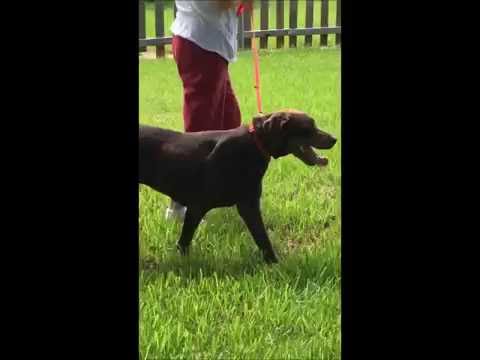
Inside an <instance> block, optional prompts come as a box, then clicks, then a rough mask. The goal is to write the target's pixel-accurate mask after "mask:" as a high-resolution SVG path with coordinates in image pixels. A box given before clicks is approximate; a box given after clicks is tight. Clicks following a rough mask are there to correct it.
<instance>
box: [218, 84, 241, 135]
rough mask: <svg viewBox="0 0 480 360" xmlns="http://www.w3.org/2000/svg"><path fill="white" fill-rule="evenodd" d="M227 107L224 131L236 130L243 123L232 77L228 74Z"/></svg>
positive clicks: (224, 115)
mask: <svg viewBox="0 0 480 360" xmlns="http://www.w3.org/2000/svg"><path fill="white" fill-rule="evenodd" d="M224 103H225V107H224V113H223V129H225V130H227V129H234V128H236V127H239V126H240V125H241V123H242V116H241V113H240V107H239V106H238V101H237V98H236V96H235V92H234V91H233V88H232V84H231V81H230V76H229V75H228V74H227V83H226V92H225V102H224Z"/></svg>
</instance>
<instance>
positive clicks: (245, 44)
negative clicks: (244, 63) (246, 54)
mask: <svg viewBox="0 0 480 360" xmlns="http://www.w3.org/2000/svg"><path fill="white" fill-rule="evenodd" d="M243 15H244V16H243V30H244V31H250V30H252V29H251V27H252V26H251V23H250V17H251V16H252V13H251V11H250V10H248V11H245V12H244V13H243ZM243 47H244V48H246V49H250V48H251V47H252V39H251V38H247V37H245V38H244V41H243Z"/></svg>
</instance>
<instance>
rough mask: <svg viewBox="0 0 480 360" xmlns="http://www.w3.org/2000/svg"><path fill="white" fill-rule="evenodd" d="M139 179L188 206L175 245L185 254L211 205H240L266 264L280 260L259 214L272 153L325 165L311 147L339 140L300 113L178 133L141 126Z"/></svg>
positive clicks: (312, 163)
mask: <svg viewBox="0 0 480 360" xmlns="http://www.w3.org/2000/svg"><path fill="white" fill-rule="evenodd" d="M139 140H140V141H139V147H140V149H139V150H140V151H139V183H141V184H144V185H147V186H149V187H151V188H153V189H154V190H157V191H159V192H161V193H163V194H166V195H168V196H170V198H172V199H173V200H175V201H176V202H178V203H180V204H182V205H183V206H186V207H187V211H186V214H185V220H184V223H183V228H182V233H181V236H180V240H179V241H178V243H177V248H178V249H179V250H180V252H181V253H182V254H187V252H188V247H189V245H190V242H191V241H192V238H193V234H194V232H195V230H196V229H197V227H198V225H199V223H200V221H201V220H202V218H203V216H204V215H205V214H206V213H207V212H208V211H209V210H211V209H213V208H218V207H226V206H233V205H236V206H237V210H238V213H239V214H240V216H241V217H242V219H243V221H244V222H245V224H246V225H247V227H248V230H249V231H250V233H251V235H252V237H253V239H254V240H255V242H256V243H257V245H258V247H259V248H260V250H261V251H262V253H263V257H264V259H265V261H266V262H268V263H272V262H277V261H278V260H277V256H276V255H275V251H274V250H273V247H272V244H271V243H270V240H269V238H268V235H267V232H266V231H265V226H264V224H263V220H262V216H261V212H260V196H261V194H262V178H263V175H264V174H265V171H266V170H267V167H268V163H269V161H270V157H273V158H274V159H277V158H279V157H282V156H286V155H289V154H293V155H294V156H296V157H297V158H299V159H300V160H302V161H303V162H304V163H305V164H307V165H309V166H314V165H320V166H324V165H326V164H327V160H326V159H325V158H321V157H318V156H317V155H316V154H315V152H314V151H313V150H312V147H314V148H317V149H330V148H332V147H333V146H334V145H335V143H336V141H337V140H336V139H335V138H334V137H333V136H331V135H329V134H327V133H325V132H323V131H321V130H319V129H318V128H317V127H316V126H315V122H314V120H313V119H312V118H311V117H309V116H308V115H307V114H305V113H302V112H298V111H280V112H275V113H271V114H266V115H262V116H256V117H254V118H253V121H252V123H251V124H250V125H249V126H240V127H238V128H236V129H232V130H219V131H203V132H197V133H180V132H176V131H171V130H165V129H160V128H155V127H150V126H140V139H139Z"/></svg>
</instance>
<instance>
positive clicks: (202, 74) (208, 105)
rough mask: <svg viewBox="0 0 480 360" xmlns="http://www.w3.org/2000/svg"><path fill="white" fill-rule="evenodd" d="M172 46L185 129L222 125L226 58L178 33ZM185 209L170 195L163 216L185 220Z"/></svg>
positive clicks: (225, 87)
mask: <svg viewBox="0 0 480 360" xmlns="http://www.w3.org/2000/svg"><path fill="white" fill-rule="evenodd" d="M172 50H173V56H174V59H175V62H176V63H177V69H178V74H179V75H180V78H181V79H182V83H183V121H184V129H185V132H196V131H205V130H221V129H223V128H224V125H223V117H224V107H225V99H226V93H227V79H228V62H227V61H226V60H225V59H223V58H222V57H221V56H220V55H218V54H216V53H213V52H210V51H206V50H204V49H202V48H200V47H199V46H198V45H196V44H195V43H193V42H191V41H189V40H186V39H184V38H182V37H179V36H174V37H173V41H172ZM185 213H186V208H185V207H183V206H181V205H180V204H177V203H176V202H175V201H174V200H173V199H172V200H171V203H170V206H169V207H168V208H167V210H166V213H165V217H166V218H167V219H177V220H184V218H185Z"/></svg>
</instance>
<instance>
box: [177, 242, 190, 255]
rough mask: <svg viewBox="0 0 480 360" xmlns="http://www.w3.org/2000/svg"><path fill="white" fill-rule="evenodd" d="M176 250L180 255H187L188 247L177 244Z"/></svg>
mask: <svg viewBox="0 0 480 360" xmlns="http://www.w3.org/2000/svg"><path fill="white" fill-rule="evenodd" d="M177 250H178V252H179V253H180V255H182V256H186V255H188V247H186V246H182V245H180V244H177Z"/></svg>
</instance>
